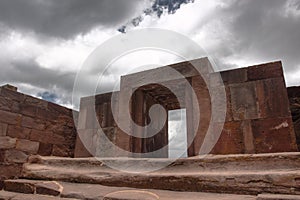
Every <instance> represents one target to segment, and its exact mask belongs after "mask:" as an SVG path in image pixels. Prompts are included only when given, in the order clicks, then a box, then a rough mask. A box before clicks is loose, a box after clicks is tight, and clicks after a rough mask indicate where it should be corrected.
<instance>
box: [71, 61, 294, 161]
mask: <svg viewBox="0 0 300 200" xmlns="http://www.w3.org/2000/svg"><path fill="white" fill-rule="evenodd" d="M190 62H191V63H193V66H192V65H191V64H190ZM190 62H183V63H178V64H174V65H170V66H169V67H173V68H174V69H176V71H178V72H179V73H180V74H182V76H184V77H185V79H186V80H187V81H188V83H189V84H190V85H191V86H192V90H194V92H195V95H196V98H197V100H195V99H193V98H192V95H191V92H190V89H189V88H188V87H187V86H186V83H185V82H184V81H182V79H183V78H182V76H181V77H180V79H178V78H177V79H176V77H174V76H171V75H170V74H169V73H168V72H167V71H166V70H167V67H161V68H156V69H152V70H147V71H142V72H138V73H134V74H129V75H126V76H123V77H122V78H121V86H120V88H121V89H120V91H119V92H117V93H118V101H119V103H116V105H114V106H111V105H110V97H111V96H112V93H108V94H101V95H96V97H87V98H83V99H82V102H81V106H80V116H79V124H80V126H79V127H80V130H81V132H82V135H85V137H86V140H87V141H88V143H87V144H88V145H87V146H89V147H91V149H92V151H93V152H96V151H97V150H98V151H100V152H102V150H101V149H106V148H105V147H106V145H105V144H106V142H105V141H103V140H102V139H101V138H99V137H98V136H99V134H97V127H96V126H95V124H100V126H101V127H102V129H103V128H104V129H106V128H109V129H107V130H112V131H110V132H107V134H109V138H110V140H111V141H113V142H114V144H117V146H118V147H120V148H121V149H124V150H127V151H128V152H131V153H139V152H142V153H145V152H148V151H144V149H146V150H149V149H150V150H153V149H155V148H152V146H155V147H165V146H166V144H167V143H168V141H164V140H163V139H161V138H160V139H159V140H155V145H152V144H150V143H148V139H136V138H134V137H133V136H128V135H127V134H126V133H123V132H122V130H120V129H119V128H118V127H116V123H115V122H114V119H113V117H112V115H111V109H112V108H116V109H117V110H118V115H117V116H118V120H119V121H120V120H123V121H125V122H127V121H128V116H127V115H126V112H125V111H126V109H127V111H128V109H129V112H130V114H131V117H132V119H133V120H134V121H135V123H137V124H139V125H140V126H144V125H145V124H147V123H149V122H148V120H147V119H148V115H149V108H148V107H149V106H150V105H152V103H151V99H154V100H155V103H158V104H160V105H162V106H163V107H164V108H165V109H166V110H174V109H181V108H185V109H186V114H187V119H186V121H187V140H188V141H191V143H192V144H191V145H190V146H189V147H187V148H188V156H196V155H199V153H200V154H201V152H200V149H201V148H202V147H203V146H205V145H203V142H204V141H207V140H206V139H207V138H209V137H214V138H217V139H218V140H217V143H216V144H215V145H214V146H213V148H212V150H210V149H209V150H208V151H210V152H209V153H210V154H244V153H247V154H251V153H275V152H294V151H298V147H297V142H296V135H295V131H294V124H293V120H292V116H291V112H290V106H289V99H288V95H287V89H286V85H285V80H284V75H283V69H282V63H281V62H280V61H279V62H272V63H266V64H261V65H256V66H250V67H246V68H239V69H235V70H229V71H222V72H219V73H215V72H212V71H210V70H209V67H207V66H209V65H210V63H209V60H208V59H205V58H204V59H199V60H195V61H190ZM195 64H196V65H199V68H202V67H203V68H204V69H208V70H206V71H205V73H204V77H205V79H206V81H205V80H204V78H203V77H202V76H203V75H202V76H200V75H199V73H198V72H197V71H196V70H195V69H194V66H195ZM160 74H162V75H163V76H162V77H161V78H160V82H159V83H163V84H165V85H166V84H168V83H172V82H173V81H175V82H176V83H172V84H170V88H173V87H174V90H172V91H177V90H176V88H177V89H178V91H179V92H177V96H175V97H174V94H172V92H169V91H167V90H166V89H164V88H163V87H162V86H161V85H160V84H152V82H149V83H148V84H144V85H143V84H142V83H143V81H144V80H147V77H151V78H152V77H155V78H157V77H160V76H159V75H160ZM164 75H165V76H164ZM219 76H221V79H218V77H219ZM136 88H137V90H136V92H135V93H134V94H133V95H132V97H131V102H129V105H127V104H125V103H124V102H123V101H122V97H124V96H125V97H126V95H128V94H129V91H133V90H134V89H136ZM220 91H225V93H226V94H224V95H225V97H226V99H224V101H225V102H226V103H225V102H222V101H221V102H222V103H219V102H217V104H218V105H217V106H216V109H220V110H221V111H222V108H223V107H224V106H226V108H227V109H226V110H227V111H226V112H227V113H226V119H225V123H224V124H223V122H222V119H218V117H216V116H213V115H212V101H214V99H212V95H211V93H216V94H217V93H218V92H220ZM216 96H217V98H220V97H218V95H216ZM148 97H151V98H150V99H149V98H148ZM89 100H93V101H96V102H94V103H91V102H90V101H89ZM179 101H181V102H183V103H182V104H180V105H179V104H178V102H179ZM215 102H216V101H215ZM197 104H198V105H197ZM219 104H222V105H219ZM224 104H226V105H224ZM197 106H198V107H199V108H200V109H199V110H200V120H197V117H196V116H197V114H199V113H198V112H199V110H197V109H195V108H196V107H197ZM95 107H96V114H97V115H98V121H99V122H98V121H97V122H95V120H94V118H95V117H94V118H93V114H94V115H95V113H93V111H95ZM99 108H100V109H99ZM91 117H92V118H91ZM99 119H100V120H99ZM153 119H154V121H155V120H156V121H155V123H156V124H158V123H160V122H161V121H162V120H161V118H160V115H159V114H158V116H155V117H154V118H153ZM104 122H105V123H104ZM107 122H109V124H110V125H109V127H106V125H105V124H106V123H107ZM197 123H198V124H197ZM210 124H212V126H211V127H212V128H211V127H209V125H210ZM125 125H126V126H128V127H127V128H128V130H132V131H133V132H135V133H138V135H142V134H147V131H143V129H140V128H132V127H133V126H132V124H130V121H128V123H125ZM131 128H132V129H131ZM217 128H220V129H221V135H220V137H219V135H217V134H218V133H219V131H216V130H215V129H217ZM296 129H297V127H296ZM194 130H196V135H195V136H194V134H195V131H194ZM161 132H162V133H160V134H157V135H162V136H163V135H164V136H165V135H167V134H168V130H167V129H162V131H161ZM296 132H297V130H296ZM79 134H81V133H79ZM207 134H210V135H209V137H206V136H208V135H207ZM297 134H299V133H297ZM89 135H91V136H89ZM298 138H299V136H298ZM298 140H299V139H298ZM77 142H78V143H77V145H76V149H78V153H77V154H76V156H78V157H86V156H90V154H88V153H87V152H84V151H83V149H84V148H82V147H83V145H82V144H81V143H80V139H78V140H77ZM211 146H212V145H211ZM161 149H162V148H161ZM150 152H151V151H150ZM112 153H113V151H112ZM205 153H207V152H205ZM96 154H97V155H99V154H98V153H96ZM112 155H113V154H112ZM132 155H133V154H132ZM113 156H119V155H113ZM125 156H126V155H125ZM129 156H130V153H129ZM133 156H134V155H133ZM159 156H160V157H165V154H164V153H160V155H159Z"/></svg>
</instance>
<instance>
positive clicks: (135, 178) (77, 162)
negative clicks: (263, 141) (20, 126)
mask: <svg viewBox="0 0 300 200" xmlns="http://www.w3.org/2000/svg"><path fill="white" fill-rule="evenodd" d="M29 161H30V163H27V164H25V165H24V171H23V172H24V174H23V176H24V177H25V178H34V179H40V178H44V179H45V178H46V179H51V180H64V181H72V182H81V183H94V184H102V185H108V186H117V187H135V188H147V189H165V190H178V191H201V192H203V191H208V192H220V191H222V192H226V193H239V194H259V193H281V194H300V190H299V189H300V186H299V184H298V183H297V182H296V181H295V179H297V178H300V171H299V169H300V153H276V154H258V155H256V154H253V155H225V156H220V155H219V156H203V157H192V158H188V159H179V160H177V161H175V162H174V163H172V164H171V165H170V163H168V162H169V160H168V159H130V158H119V159H117V158H103V159H101V161H100V160H97V159H95V158H85V159H71V158H69V159H61V158H55V157H54V158H53V157H40V156H32V157H31V158H30V160H29ZM164 162H165V163H166V166H167V165H168V164H169V165H168V166H167V167H164V168H163V169H160V170H158V171H154V172H150V173H148V172H143V173H136V170H137V166H138V170H142V169H149V167H150V166H156V165H157V164H162V163H164ZM105 163H110V165H114V166H118V167H124V170H126V171H130V169H132V172H134V173H129V172H127V173H126V172H119V171H117V170H113V169H110V168H109V167H108V166H107V165H106V164H105ZM74 166H77V167H76V168H75V170H74ZM120 180H122V181H120ZM290 188H295V189H294V190H291V189H290Z"/></svg>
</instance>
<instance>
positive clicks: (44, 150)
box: [38, 142, 53, 156]
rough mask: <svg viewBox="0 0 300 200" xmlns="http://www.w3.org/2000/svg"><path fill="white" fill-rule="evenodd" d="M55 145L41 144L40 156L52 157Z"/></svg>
mask: <svg viewBox="0 0 300 200" xmlns="http://www.w3.org/2000/svg"><path fill="white" fill-rule="evenodd" d="M52 149H53V145H52V144H48V143H43V142H40V145H39V150H38V155H41V156H50V155H51V154H52Z"/></svg>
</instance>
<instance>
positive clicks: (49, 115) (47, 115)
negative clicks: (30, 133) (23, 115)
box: [36, 108, 58, 121]
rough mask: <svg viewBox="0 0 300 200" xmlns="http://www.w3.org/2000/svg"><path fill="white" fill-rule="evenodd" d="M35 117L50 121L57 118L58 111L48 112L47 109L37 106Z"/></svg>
mask: <svg viewBox="0 0 300 200" xmlns="http://www.w3.org/2000/svg"><path fill="white" fill-rule="evenodd" d="M36 117H37V118H41V119H45V120H51V121H52V120H56V119H57V117H58V113H53V112H50V111H49V110H46V109H43V108H38V110H37V114H36Z"/></svg>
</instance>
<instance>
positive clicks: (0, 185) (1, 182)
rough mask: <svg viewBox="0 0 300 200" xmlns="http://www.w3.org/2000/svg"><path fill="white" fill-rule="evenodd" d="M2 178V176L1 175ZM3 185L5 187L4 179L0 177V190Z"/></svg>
mask: <svg viewBox="0 0 300 200" xmlns="http://www.w3.org/2000/svg"><path fill="white" fill-rule="evenodd" d="M0 178H1V177H0ZM3 187H4V181H2V180H1V179H0V190H2V189H3Z"/></svg>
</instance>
